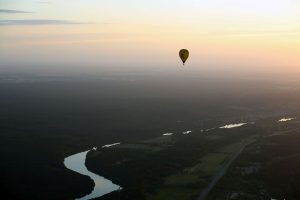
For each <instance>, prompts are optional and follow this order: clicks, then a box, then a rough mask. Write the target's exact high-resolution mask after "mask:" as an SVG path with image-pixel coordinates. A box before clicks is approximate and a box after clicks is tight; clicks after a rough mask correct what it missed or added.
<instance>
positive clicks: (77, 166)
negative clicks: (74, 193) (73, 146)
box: [64, 150, 121, 200]
mask: <svg viewBox="0 0 300 200" xmlns="http://www.w3.org/2000/svg"><path fill="white" fill-rule="evenodd" d="M89 151H90V150H88V151H84V152H81V153H77V154H74V155H71V156H69V157H67V158H65V160H64V165H65V166H66V168H68V169H70V170H72V171H74V172H77V173H79V174H82V175H86V176H89V177H90V178H91V179H92V180H93V181H94V183H95V186H94V190H93V191H92V192H91V193H90V194H87V195H86V196H84V197H81V198H77V199H76V200H88V199H93V198H97V197H101V196H103V195H105V194H108V193H111V192H113V191H116V190H118V189H120V188H121V187H120V186H119V185H116V184H114V183H112V182H111V181H110V180H108V179H106V178H104V177H102V176H99V175H97V174H94V173H93V172H90V171H89V170H88V169H87V168H86V166H85V160H86V155H87V153H88V152H89Z"/></svg>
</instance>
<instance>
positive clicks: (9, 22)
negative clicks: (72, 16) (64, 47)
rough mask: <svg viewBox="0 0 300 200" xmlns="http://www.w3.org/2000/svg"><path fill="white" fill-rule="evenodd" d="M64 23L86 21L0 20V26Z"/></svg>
mask: <svg viewBox="0 0 300 200" xmlns="http://www.w3.org/2000/svg"><path fill="white" fill-rule="evenodd" d="M64 24H88V23H83V22H74V21H66V20H51V19H29V20H26V19H24V20H0V26H9V25H64Z"/></svg>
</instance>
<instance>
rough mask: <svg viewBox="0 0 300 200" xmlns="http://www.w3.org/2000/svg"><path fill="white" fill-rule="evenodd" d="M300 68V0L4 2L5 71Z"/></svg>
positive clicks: (1, 56) (0, 20)
mask: <svg viewBox="0 0 300 200" xmlns="http://www.w3.org/2000/svg"><path fill="white" fill-rule="evenodd" d="M182 48H187V49H189V50H190V55H191V56H190V58H189V60H188V61H187V67H188V68H189V69H192V70H200V71H201V70H204V69H208V70H212V71H216V72H217V71H220V70H227V71H231V70H246V71H247V70H249V71H255V72H257V73H259V72H263V71H265V72H268V71H277V72H288V73H300V56H299V55H300V1H299V0H243V1H241V0H209V1H208V0H205V1H204V0H151V1H150V0H126V1H125V0H109V1H107V0H105V1H104V0H64V1H61V0H0V52H1V53H0V60H1V63H0V70H1V69H2V70H4V69H5V70H9V69H20V70H21V69H22V70H26V69H28V70H51V69H53V70H54V69H57V70H58V69H60V70H62V71H63V70H65V71H68V70H75V71H76V70H78V71H80V70H81V71H84V70H87V71H88V70H90V71H97V70H99V71H101V70H116V71H118V70H127V69H128V70H129V69H131V70H149V69H151V70H162V71H168V70H177V69H178V66H179V67H180V60H179V57H178V51H179V50H180V49H182Z"/></svg>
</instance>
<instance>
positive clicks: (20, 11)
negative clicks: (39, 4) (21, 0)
mask: <svg viewBox="0 0 300 200" xmlns="http://www.w3.org/2000/svg"><path fill="white" fill-rule="evenodd" d="M0 13H7V14H17V13H33V12H28V11H22V10H9V9H0Z"/></svg>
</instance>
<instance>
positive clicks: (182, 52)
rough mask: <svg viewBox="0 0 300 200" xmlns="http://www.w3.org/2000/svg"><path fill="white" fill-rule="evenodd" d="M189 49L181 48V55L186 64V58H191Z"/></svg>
mask: <svg viewBox="0 0 300 200" xmlns="http://www.w3.org/2000/svg"><path fill="white" fill-rule="evenodd" d="M189 54H190V53H189V51H188V50H187V49H181V50H180V51H179V57H180V59H181V60H182V63H183V64H184V63H185V62H186V60H187V59H188V58H189Z"/></svg>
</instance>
